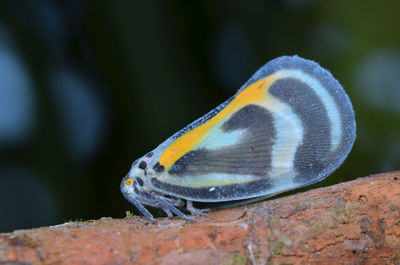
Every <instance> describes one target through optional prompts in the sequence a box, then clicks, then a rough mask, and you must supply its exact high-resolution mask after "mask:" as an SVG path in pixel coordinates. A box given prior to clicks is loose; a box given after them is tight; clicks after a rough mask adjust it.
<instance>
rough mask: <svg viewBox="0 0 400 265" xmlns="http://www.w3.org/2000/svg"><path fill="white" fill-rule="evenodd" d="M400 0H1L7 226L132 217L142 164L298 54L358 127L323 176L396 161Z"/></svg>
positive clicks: (0, 205) (1, 178)
mask: <svg viewBox="0 0 400 265" xmlns="http://www.w3.org/2000/svg"><path fill="white" fill-rule="evenodd" d="M399 13H400V1H396V0H393V1H365V0H364V1H345V0H337V1H318V0H285V1H193V2H192V1H129V0H126V1H125V0H113V1H111V0H103V1H88V0H68V1H67V0H58V1H51V0H19V1H16V0H10V1H5V0H3V1H0V232H7V231H12V230H14V229H21V228H30V227H37V226H44V225H54V224H58V223H61V222H64V221H68V220H77V219H93V218H100V217H102V216H111V217H115V218H118V217H124V216H125V210H131V211H134V212H135V213H136V211H135V210H134V208H133V206H131V205H130V204H129V203H128V202H126V201H125V200H124V199H123V197H122V195H121V194H120V191H119V184H120V181H121V179H122V177H123V176H124V175H125V174H126V173H127V172H128V170H129V168H130V165H131V163H132V161H133V160H135V159H136V158H138V157H140V156H142V155H143V154H145V153H146V152H148V151H150V150H152V149H153V148H155V147H156V146H157V145H158V144H160V143H161V142H162V141H163V140H165V139H166V138H167V137H169V136H170V135H172V134H173V133H174V132H176V131H177V130H179V129H181V128H183V127H184V126H185V125H187V124H188V123H189V122H191V121H193V120H194V119H196V118H198V117H200V116H202V115H203V114H205V113H206V112H208V111H209V110H211V109H212V108H214V107H215V106H217V105H218V104H219V103H221V102H223V101H225V100H226V99H228V98H229V97H230V96H232V95H233V94H234V93H235V92H236V90H237V89H238V88H239V87H240V86H241V85H242V84H243V83H244V82H245V81H247V79H248V78H249V77H250V75H251V74H252V73H253V72H254V71H256V70H257V69H258V68H259V67H260V66H262V65H263V64H264V63H266V62H267V61H269V60H271V59H273V58H275V57H278V56H281V55H292V54H298V55H300V56H302V57H305V58H309V59H313V60H316V61H317V62H319V63H320V64H321V65H322V66H324V67H326V68H328V69H329V70H330V71H331V72H332V73H333V74H334V76H335V77H336V78H338V79H339V80H340V82H341V83H342V85H343V86H344V87H345V89H346V91H347V92H348V94H349V96H350V98H351V99H352V102H353V105H354V108H355V111H356V117H357V129H358V133H357V134H358V137H357V140H356V144H355V146H354V148H353V151H352V152H351V154H350V156H349V157H348V159H347V160H346V161H345V163H344V164H343V166H342V167H341V168H340V169H339V170H338V171H336V172H335V174H334V175H332V176H331V177H329V178H327V179H326V180H325V181H323V182H321V183H319V184H317V185H314V187H317V186H325V185H332V184H334V183H339V182H343V181H348V180H351V179H354V178H357V177H361V176H366V175H370V174H373V173H377V172H383V171H391V170H396V169H398V168H399V167H400V126H399V124H400V34H399V28H400V19H399Z"/></svg>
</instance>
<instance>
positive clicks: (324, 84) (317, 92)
mask: <svg viewBox="0 0 400 265" xmlns="http://www.w3.org/2000/svg"><path fill="white" fill-rule="evenodd" d="M355 132H356V125H355V119H354V112H353V108H352V105H351V102H350V100H349V98H348V96H347V95H346V93H345V91H344V90H343V88H342V86H341V85H340V84H339V82H338V81H337V80H336V79H335V78H334V77H333V76H332V75H331V74H330V73H329V72H328V71H327V70H325V69H324V68H322V67H320V66H319V65H318V64H317V63H315V62H313V61H310V60H306V59H302V58H300V57H298V56H282V57H279V58H276V59H274V60H272V61H270V62H268V63H267V64H265V65H264V66H263V67H261V68H260V69H259V70H258V71H257V72H256V73H255V74H254V75H253V76H252V77H251V78H250V80H249V81H247V82H246V83H245V84H244V85H243V86H242V87H241V88H240V89H239V91H238V92H237V93H236V94H235V95H234V96H233V97H232V98H230V99H228V100H227V101H225V102H224V103H222V104H221V105H219V106H218V107H217V108H215V109H213V110H212V111H210V112H209V113H207V114H206V115H204V116H203V117H201V118H199V119H197V120H196V121H194V122H193V123H191V124H189V125H188V126H186V127H185V128H183V129H182V130H180V131H178V132H177V133H175V134H174V135H173V136H171V137H170V138H168V139H167V140H166V141H164V142H163V143H162V144H160V145H159V146H158V147H157V148H156V149H155V150H153V151H152V152H150V153H148V154H147V155H145V156H143V157H142V158H140V159H138V160H136V161H135V162H134V163H133V164H132V167H131V169H130V171H129V173H128V174H127V176H126V177H124V179H123V180H122V182H121V191H122V194H123V195H124V197H125V198H126V199H127V200H128V201H130V202H131V203H132V204H133V205H135V206H136V207H137V208H138V209H139V211H140V212H141V213H142V214H144V215H145V216H146V217H147V218H149V219H151V220H153V216H152V215H151V214H150V212H148V211H147V210H146V208H145V207H144V206H143V205H148V206H152V207H158V208H161V209H162V210H164V211H165V212H166V214H167V215H168V216H172V215H173V214H175V215H178V216H180V217H182V218H185V219H189V220H191V219H192V218H190V217H187V216H186V215H184V214H183V213H182V212H181V211H180V210H178V208H179V207H182V206H184V205H185V202H186V207H187V209H188V210H189V211H190V212H191V213H194V214H201V211H200V210H198V209H195V208H194V207H193V205H192V202H231V201H238V200H247V199H252V198H266V197H269V196H272V195H275V194H277V193H280V192H283V191H287V190H290V189H294V188H298V187H301V186H305V185H309V184H312V183H315V182H317V181H320V180H322V179H324V178H326V177H327V176H328V175H329V174H331V173H332V172H333V171H334V170H335V169H337V168H338V167H339V166H340V165H341V164H342V162H343V161H344V159H345V158H346V157H347V155H348V154H349V152H350V150H351V148H352V146H353V143H354V140H355Z"/></svg>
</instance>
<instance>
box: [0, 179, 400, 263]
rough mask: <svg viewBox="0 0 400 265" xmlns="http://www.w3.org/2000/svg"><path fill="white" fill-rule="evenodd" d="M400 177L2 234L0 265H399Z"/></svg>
mask: <svg viewBox="0 0 400 265" xmlns="http://www.w3.org/2000/svg"><path fill="white" fill-rule="evenodd" d="M399 253H400V172H393V173H386V174H380V175H375V176H371V177H366V178H361V179H357V180H355V181H351V182H347V183H341V184H338V185H334V186H330V187H326V188H321V189H315V190H311V191H308V192H304V193H300V194H296V195H292V196H288V197H284V198H279V199H275V200H269V201H264V202H260V203H253V204H251V205H245V206H241V207H235V208H231V209H227V210H218V211H213V212H210V213H207V214H206V215H205V216H202V217H196V218H195V221H194V222H191V223H190V222H187V221H184V220H182V219H179V218H161V219H157V221H156V222H155V223H149V222H148V221H147V220H146V219H144V218H141V217H134V218H125V219H112V218H101V219H100V220H93V221H86V222H70V223H66V224H62V225H58V226H53V227H46V228H39V229H32V230H21V231H15V232H13V233H7V234H0V264H1V265H3V264H132V263H135V264H361V263H362V264H400V254H399Z"/></svg>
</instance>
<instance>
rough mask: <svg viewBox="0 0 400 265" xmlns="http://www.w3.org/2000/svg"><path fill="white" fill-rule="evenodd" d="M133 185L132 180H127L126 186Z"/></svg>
mask: <svg viewBox="0 0 400 265" xmlns="http://www.w3.org/2000/svg"><path fill="white" fill-rule="evenodd" d="M132 183H133V180H132V178H127V179H126V180H125V184H126V185H128V186H130V185H132Z"/></svg>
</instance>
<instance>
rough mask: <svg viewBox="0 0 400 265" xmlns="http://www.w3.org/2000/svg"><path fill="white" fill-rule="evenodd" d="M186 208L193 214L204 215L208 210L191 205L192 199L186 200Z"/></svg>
mask: <svg viewBox="0 0 400 265" xmlns="http://www.w3.org/2000/svg"><path fill="white" fill-rule="evenodd" d="M186 209H187V210H188V211H189V212H190V213H191V214H194V215H204V212H207V211H209V210H210V209H197V208H195V207H194V206H193V202H192V201H186Z"/></svg>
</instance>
